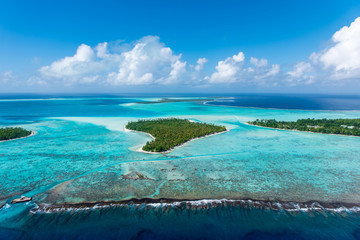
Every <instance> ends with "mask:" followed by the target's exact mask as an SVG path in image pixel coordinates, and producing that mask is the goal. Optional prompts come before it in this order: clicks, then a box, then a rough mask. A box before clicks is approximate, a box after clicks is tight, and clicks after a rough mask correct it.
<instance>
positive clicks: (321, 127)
mask: <svg viewBox="0 0 360 240" xmlns="http://www.w3.org/2000/svg"><path fill="white" fill-rule="evenodd" d="M248 123H249V124H252V125H257V126H262V127H270V128H279V129H289V130H298V131H307V132H315V133H327V134H343V135H353V136H360V119H326V118H325V119H310V118H308V119H299V120H297V121H296V122H285V121H276V120H275V119H270V120H263V119H262V120H259V119H256V121H252V122H248Z"/></svg>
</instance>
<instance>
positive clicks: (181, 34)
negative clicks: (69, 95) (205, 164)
mask: <svg viewBox="0 0 360 240" xmlns="http://www.w3.org/2000/svg"><path fill="white" fill-rule="evenodd" d="M357 17H360V2H359V1H357V0H356V1H355V0H347V1H341V2H340V1H306V0H305V1H16V0H14V1H3V2H1V3H0V92H19V91H21V92H44V91H45V92H46V91H49V92H56V91H61V92H99V91H102V92H114V91H118V92H136V91H140V92H141V91H153V92H154V91H169V92H171V91H183V92H188V91H192V92H196V91H199V92H206V91H209V92H214V91H215V90H217V91H224V92H331V93H337V92H339V93H356V92H358V90H360V89H359V85H360V84H359V83H360V80H359V79H360V74H359V72H360V71H358V70H359V69H360V62H357V60H356V59H357V57H360V56H358V55H357V54H360V53H358V52H357V50H358V46H359V45H360V44H358V42H359V41H360V40H358V39H356V36H359V35H357V34H358V29H359V28H358V27H357V25H358V23H357V21H356V19H357ZM359 22H360V21H359ZM352 23H354V24H353V25H351V24H352ZM350 25H351V26H352V27H350ZM344 26H348V27H350V28H349V29H347V30H346V31H345V30H343V32H341V35H342V36H345V37H344V38H345V40H343V39H344V38H341V39H340V40H339V41H334V40H333V35H334V34H335V33H336V32H338V31H340V30H341V29H342V28H343V27H344ZM338 35H340V34H338ZM147 36H150V37H147ZM348 38H352V39H348ZM105 42H106V43H107V46H106V47H105V48H106V50H104V51H106V52H107V55H106V56H105V55H102V56H100V55H99V54H98V48H97V46H99V44H102V43H105ZM82 44H84V45H82ZM338 45H339V46H338ZM342 45H346V46H352V47H353V48H354V49H353V50H352V51H348V52H346V51H345V50H344V48H346V47H343V46H342ZM353 45H354V46H353ZM81 46H85V47H81ZM136 46H138V47H137V48H136ZM140 46H143V47H144V48H142V49H141V51H140V50H136V49H138V48H139V47H140ZM79 49H80V54H79V55H78V57H76V53H77V50H79ZM162 49H163V50H162ZM164 49H170V51H171V52H168V53H167V55H166V56H163V55H161V54H162V52H163V51H164ZM136 51H138V52H136ZM344 51H345V52H344ZM334 52H335V53H334ZM349 52H350V54H351V56H349V57H347V55H346V54H348V55H349ZM359 52H360V51H359ZM240 53H242V54H240ZM312 53H315V55H312ZM333 53H334V54H335V55H336V56H337V57H336V58H337V59H339V60H338V61H335V60H333V58H332V57H333V56H334V54H333ZM81 54H85V55H84V56H85V58H82V57H81V59H80V58H79V56H80V55H81ZM243 55H244V56H243ZM311 55H312V57H311ZM81 56H83V55H81ZM125 56H128V58H131V59H130V60H129V59H128V60H125V58H126V57H125ZM314 56H315V57H314ZM66 57H68V59H67V60H66ZM71 57H72V58H71ZM144 58H146V59H147V60H144ZM79 59H80V60H79ZM139 59H142V60H141V61H143V62H139V61H138V60H139ZM199 59H203V60H200V62H201V63H200V65H201V66H200V65H199V63H197V62H198V61H199ZM261 59H263V61H261ZM341 59H352V61H350V60H349V61H348V62H345V63H344V64H343V62H341V61H340V60H341ZM359 59H360V58H359ZM359 61H360V60H359ZM54 63H55V65H54ZM134 64H137V65H136V66H134ZM91 69H93V71H91ZM56 71H57V72H56ZM214 74H215V75H214Z"/></svg>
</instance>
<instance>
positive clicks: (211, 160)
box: [0, 98, 360, 236]
mask: <svg viewBox="0 0 360 240" xmlns="http://www.w3.org/2000/svg"><path fill="white" fill-rule="evenodd" d="M146 100H148V99H140V98H137V99H129V98H128V99H122V98H119V99H116V98H115V99H114V98H111V99H106V98H99V99H94V98H79V99H71V100H69V99H56V100H36V101H35V100H16V101H9V100H8V101H0V109H2V111H1V112H0V120H1V122H2V125H3V126H8V125H16V126H22V127H25V128H27V129H30V130H33V131H36V132H37V134H36V135H35V136H32V137H29V138H24V139H19V140H14V141H8V142H0V176H1V178H0V205H2V204H5V202H9V201H10V200H11V198H13V197H15V196H18V195H21V194H26V195H28V196H34V201H35V202H36V203H37V204H40V205H42V204H60V205H61V204H63V203H81V202H100V201H120V200H126V199H132V198H137V199H142V198H155V199H160V198H168V199H179V200H181V199H223V198H226V199H258V200H271V201H294V202H306V201H312V202H314V201H319V202H322V203H334V202H336V203H339V202H340V203H344V204H345V203H355V204H359V203H360V181H358V180H359V179H360V161H359V160H360V159H359V156H360V138H358V137H349V136H335V135H322V134H315V133H302V132H294V131H283V130H273V129H266V128H260V127H255V126H249V125H246V124H244V123H245V122H246V121H248V120H254V119H256V118H275V119H278V120H296V119H298V118H308V117H310V118H358V117H359V116H360V111H310V110H280V109H261V108H240V107H222V106H211V105H204V104H202V103H198V102H177V103H163V104H131V103H133V102H138V101H146ZM151 100H154V99H151ZM14 109H16V111H15V110H14ZM152 117H182V118H189V119H192V120H196V121H203V122H207V123H215V124H221V125H225V126H227V128H228V129H229V130H230V131H229V132H226V133H223V134H219V135H215V136H211V137H207V138H202V139H198V140H195V141H192V142H190V143H187V144H186V145H185V146H182V147H180V148H176V149H175V150H174V151H172V152H171V153H169V154H166V155H162V154H146V153H141V152H137V150H138V149H139V148H140V147H141V146H142V145H144V144H145V143H146V141H148V140H150V137H149V136H147V135H145V134H141V133H134V132H124V128H123V126H124V124H126V123H127V122H128V121H131V120H136V119H138V118H152ZM128 173H141V174H142V175H143V176H145V179H139V180H129V179H125V178H124V175H126V174H128ZM9 206H10V205H7V207H8V209H7V210H6V211H5V210H4V209H2V210H0V227H4V226H5V225H6V226H8V225H9V221H8V220H6V221H5V219H8V217H9V216H15V217H14V218H15V219H16V218H17V216H20V215H19V214H24V211H25V212H27V211H28V210H29V209H27V208H26V206H25V207H17V208H18V209H21V210H19V212H17V211H16V209H15V207H14V206H10V207H9ZM29 208H32V207H29ZM252 213H254V214H255V215H256V214H257V212H256V211H255V212H252ZM111 214H115V213H111ZM259 214H260V215H261V214H263V213H259ZM274 214H275V215H276V214H277V213H274ZM150 215H151V214H150ZM170 215H171V214H170ZM270 215H271V214H270ZM31 216H32V215H31ZM252 216H253V217H254V215H252ZM271 216H273V215H271ZM262 217H265V218H266V214H265V215H264V216H262ZM44 218H46V219H47V218H51V217H50V216H49V217H44ZM337 218H338V216H335V217H334V219H336V220H334V221H335V222H336V221H339V220H338V219H337ZM214 219H216V218H214ZM284 219H286V218H284ZM11 221H12V222H13V226H14V227H15V228H18V227H19V226H22V227H20V228H22V229H25V230H26V231H29V230H28V228H29V227H28V225H26V224H29V223H26V222H25V223H24V222H17V221H15V220H14V219H13V218H12V220H11ZM28 221H30V222H31V221H33V218H32V217H30V218H29V220H28ZM37 221H38V220H37ZM54 221H55V220H54ZM59 221H61V220H59ZM89 221H90V222H91V221H92V220H89ZM254 221H257V220H254ZM281 221H285V220H281ZM281 221H280V222H281ZM296 221H300V222H301V220H296ZM321 221H323V220H321ZM321 221H320V222H321ZM346 221H348V220H346ZM346 221H344V223H345V222H346ZM349 221H350V220H349ZM4 222H6V224H5V225H4ZM350 222H351V221H350ZM279 224H280V223H279ZM354 224H355V225H356V226H357V224H358V220H356V221H355V223H354ZM329 226H330V225H329ZM40 228H41V227H40ZM280 228H281V227H280ZM25 230H24V231H25ZM355 230H356V227H354V228H353V229H352V231H355ZM134 231H135V230H134ZM0 232H1V231H0ZM0 236H1V234H0ZM239 236H240V235H239ZM351 236H353V235H351Z"/></svg>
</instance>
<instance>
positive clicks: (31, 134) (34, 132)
mask: <svg viewBox="0 0 360 240" xmlns="http://www.w3.org/2000/svg"><path fill="white" fill-rule="evenodd" d="M36 134H37V132H36V131H31V133H30V135H28V136H25V137H20V138H13V139H9V140H0V142H9V141H14V140H19V139H23V138H28V137H31V136H34V135H36Z"/></svg>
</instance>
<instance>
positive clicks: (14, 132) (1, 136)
mask: <svg viewBox="0 0 360 240" xmlns="http://www.w3.org/2000/svg"><path fill="white" fill-rule="evenodd" d="M30 134H31V131H29V130H26V129H24V128H21V127H6V128H0V141H3V140H11V139H16V138H22V137H26V136H29V135H30Z"/></svg>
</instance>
